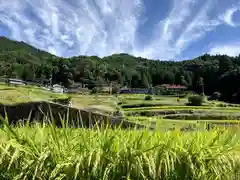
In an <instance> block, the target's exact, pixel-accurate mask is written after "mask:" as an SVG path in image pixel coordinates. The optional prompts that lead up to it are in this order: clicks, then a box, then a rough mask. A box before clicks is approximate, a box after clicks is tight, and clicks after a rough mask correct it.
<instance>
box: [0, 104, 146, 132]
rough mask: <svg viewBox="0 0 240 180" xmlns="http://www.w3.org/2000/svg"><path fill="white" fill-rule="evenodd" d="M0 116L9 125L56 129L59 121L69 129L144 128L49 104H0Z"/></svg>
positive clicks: (101, 115) (116, 118)
mask: <svg viewBox="0 0 240 180" xmlns="http://www.w3.org/2000/svg"><path fill="white" fill-rule="evenodd" d="M0 115H1V116H2V117H6V116H5V115H7V118H8V121H9V124H13V125H14V124H16V123H17V122H19V121H20V120H21V122H23V123H24V122H26V121H27V120H28V121H29V122H30V123H31V122H34V121H38V122H43V121H46V122H51V123H55V124H56V125H57V126H58V127H61V126H62V122H61V120H64V122H65V123H66V124H67V125H68V126H71V127H77V128H78V127H79V128H91V127H93V126H95V125H99V126H102V125H107V124H108V125H109V126H110V127H121V128H124V129H125V128H137V129H139V128H145V127H144V126H143V125H140V124H135V123H133V122H129V121H127V120H124V119H123V118H121V117H113V116H107V115H103V114H100V113H94V112H91V111H87V110H80V109H77V108H72V107H67V106H63V105H60V104H56V103H51V102H44V101H42V102H29V103H21V104H14V105H4V104H0Z"/></svg>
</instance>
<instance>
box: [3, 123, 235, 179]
mask: <svg viewBox="0 0 240 180" xmlns="http://www.w3.org/2000/svg"><path fill="white" fill-rule="evenodd" d="M0 152H1V153H0V154H1V157H0V179H84V180H85V179H86V180H87V179H89V180H90V179H91V180H92V179H93V180H94V179H96V180H97V179H98V180H103V179H106V180H108V179H116V180H120V179H128V180H130V179H133V180H135V179H146V180H147V179H150V180H151V179H152V180H155V179H164V180H165V179H166V180H175V179H176V180H177V179H178V180H179V179H181V180H182V179H193V180H195V179H196V180H198V179H210V180H211V179H224V180H228V179H229V180H232V179H237V178H239V177H237V175H239V171H240V170H239V165H240V161H239V140H238V135H237V134H234V133H232V132H230V131H226V132H224V133H223V132H220V131H212V132H194V133H181V132H178V131H175V132H169V133H161V132H150V131H147V130H143V131H123V130H120V129H115V130H110V129H99V130H86V129H70V128H65V129H56V128H55V127H54V126H44V125H43V126H40V125H35V126H34V127H27V126H26V127H21V126H19V127H16V128H12V127H9V126H8V125H5V127H3V128H2V129H0Z"/></svg>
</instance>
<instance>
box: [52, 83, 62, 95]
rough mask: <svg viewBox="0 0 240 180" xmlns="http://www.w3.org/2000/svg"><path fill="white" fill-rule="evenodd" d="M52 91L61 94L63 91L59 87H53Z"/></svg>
mask: <svg viewBox="0 0 240 180" xmlns="http://www.w3.org/2000/svg"><path fill="white" fill-rule="evenodd" d="M52 91H53V92H55V93H63V91H64V89H63V87H62V86H60V85H57V84H56V85H53V88H52Z"/></svg>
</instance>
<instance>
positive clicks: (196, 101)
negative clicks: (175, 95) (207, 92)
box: [188, 96, 204, 106]
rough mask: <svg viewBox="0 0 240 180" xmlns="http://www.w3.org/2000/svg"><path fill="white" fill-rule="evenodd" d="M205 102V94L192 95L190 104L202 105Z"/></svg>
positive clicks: (189, 100)
mask: <svg viewBox="0 0 240 180" xmlns="http://www.w3.org/2000/svg"><path fill="white" fill-rule="evenodd" d="M203 103H204V96H190V97H189V98H188V104H189V105H191V106H202V105H203Z"/></svg>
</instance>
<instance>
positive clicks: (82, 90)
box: [66, 83, 89, 93]
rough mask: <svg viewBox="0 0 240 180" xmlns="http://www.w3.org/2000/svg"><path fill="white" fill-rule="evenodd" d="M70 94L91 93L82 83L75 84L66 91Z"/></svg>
mask: <svg viewBox="0 0 240 180" xmlns="http://www.w3.org/2000/svg"><path fill="white" fill-rule="evenodd" d="M66 92H68V93H86V92H89V89H88V88H86V85H85V84H82V83H74V84H73V85H71V86H70V87H69V88H67V89H66Z"/></svg>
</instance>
